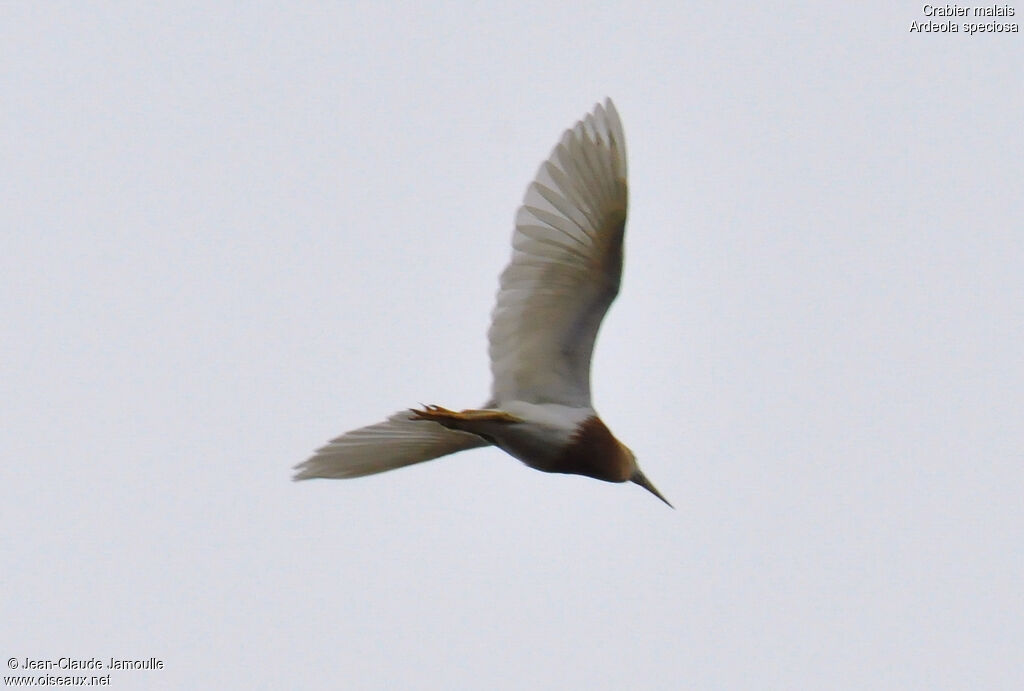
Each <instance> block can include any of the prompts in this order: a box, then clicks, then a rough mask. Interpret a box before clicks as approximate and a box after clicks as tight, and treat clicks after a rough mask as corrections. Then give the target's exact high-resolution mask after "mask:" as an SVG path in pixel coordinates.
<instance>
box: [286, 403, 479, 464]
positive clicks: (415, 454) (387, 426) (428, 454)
mask: <svg viewBox="0 0 1024 691" xmlns="http://www.w3.org/2000/svg"><path fill="white" fill-rule="evenodd" d="M410 418H411V414H410V413H409V411H408V410H404V411H402V412H400V413H395V414H394V415H392V416H391V417H389V418H388V419H387V420H386V421H384V422H379V423H377V424H376V425H370V426H368V427H361V428H360V429H356V430H352V431H351V432H347V433H345V434H343V435H341V436H340V437H338V438H337V439H333V440H331V442H330V443H329V444H327V446H324V447H323V448H321V449H318V450H317V452H316V454H315V455H313V456H312V457H311V458H310V459H309V460H307V461H304V462H302V463H300V464H298V465H297V466H295V469H296V471H297V472H296V473H295V476H294V478H293V479H295V480H308V479H310V478H318V477H320V478H349V477H362V476H363V475H373V474H374V473H383V472H384V471H386V470H393V469H395V468H401V467H403V466H407V465H412V464H414V463H422V462H424V461H430V460H433V459H435V458H440V457H441V456H447V455H448V454H452V453H455V452H457V451H465V450H466V449H474V448H476V447H478V446H488V442H487V441H485V440H484V439H481V438H480V437H478V436H476V435H475V434H468V433H466V432H458V431H455V430H450V429H447V428H445V427H442V426H441V425H440V424H438V423H436V422H431V421H428V420H412V419H410Z"/></svg>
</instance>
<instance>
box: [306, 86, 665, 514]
mask: <svg viewBox="0 0 1024 691" xmlns="http://www.w3.org/2000/svg"><path fill="white" fill-rule="evenodd" d="M627 200H628V192H627V184H626V149H625V138H624V136H623V134H622V124H621V123H620V121H619V116H618V113H616V111H615V107H614V106H613V105H612V103H611V101H610V100H608V101H605V104H604V106H601V105H598V106H596V107H595V109H594V112H593V113H592V114H590V115H587V116H586V117H585V118H584V119H583V120H582V121H580V122H578V123H576V126H575V127H574V128H573V129H571V130H568V131H566V133H565V134H564V135H563V137H562V140H561V142H560V143H559V144H558V145H557V146H556V147H555V149H554V151H552V153H551V156H550V157H549V158H548V160H547V161H546V162H545V163H543V164H542V165H541V167H540V170H538V172H537V176H536V178H535V180H534V182H533V183H532V184H531V185H530V186H529V187H528V188H527V192H526V197H525V199H524V201H523V204H522V206H521V207H520V208H519V212H518V214H517V215H516V230H515V233H514V235H513V239H512V247H513V252H512V261H511V262H510V263H509V265H508V267H507V268H506V269H505V271H504V272H503V273H502V275H501V280H500V288H499V291H498V299H497V304H496V306H495V308H494V312H493V314H492V322H491V328H490V330H489V332H488V339H489V341H490V356H491V372H492V375H493V385H492V388H491V399H490V400H489V401H488V402H487V403H486V404H485V405H484V406H483V407H482V408H480V409H471V410H463V411H461V412H454V411H451V410H448V409H446V408H441V407H439V406H426V407H425V408H423V409H418V410H407V411H402V412H399V413H396V414H394V415H392V416H391V417H390V418H388V420H386V421H385V422H381V423H378V424H376V425H370V426H368V427H363V428H360V429H357V430H353V431H352V432H348V433H347V434H344V435H342V436H341V437H338V438H337V439H335V440H333V441H332V442H331V443H330V444H328V445H327V446H325V447H323V448H321V449H320V450H319V451H317V453H316V455H314V456H313V457H312V458H310V459H309V460H307V461H305V462H304V463H301V464H299V465H298V466H297V468H298V472H297V473H296V475H295V479H297V480H302V479H307V478H315V477H323V478H348V477H359V476H363V475H370V474H373V473H379V472H383V471H385V470H391V469H394V468H400V467H403V466H406V465H411V464H413V463H420V462H422V461H428V460H431V459H434V458H438V457H440V456H445V455H448V454H451V453H455V452H458V451H464V450H467V449H472V448H476V447H480V446H489V445H493V446H497V447H498V448H500V449H502V450H504V451H505V452H507V453H508V454H510V455H512V456H514V457H515V458H518V459H519V460H520V461H522V462H523V463H525V464H526V465H528V466H530V467H531V468H536V469H537V470H542V471H545V472H551V473H571V474H576V475H586V476H588V477H592V478H596V479H598V480H605V481H608V482H626V481H632V482H635V483H637V484H639V485H640V486H642V487H644V488H645V489H647V490H649V491H650V492H652V493H653V494H654V495H656V496H657V497H658V498H659V499H661V500H662V501H664V502H665V503H666V504H668V501H667V500H666V499H665V498H664V497H662V496H661V494H660V493H659V492H658V490H657V489H655V488H654V486H653V485H652V484H651V483H650V482H649V481H648V480H647V478H646V477H644V475H643V473H642V472H640V469H639V467H638V466H637V464H636V457H635V456H634V455H633V452H632V451H630V450H629V449H628V448H626V446H625V445H623V444H622V443H621V442H619V440H618V439H616V438H615V436H614V435H613V434H612V433H611V431H609V429H608V427H607V426H606V425H605V424H604V423H603V422H602V421H601V419H600V417H598V415H597V412H596V411H595V410H594V408H593V406H592V403H591V397H590V360H591V355H592V352H593V347H594V341H595V339H596V337H597V331H598V329H599V328H600V325H601V320H602V319H603V318H604V315H605V313H606V312H607V311H608V307H609V305H611V303H612V301H613V300H614V299H615V296H616V295H617V294H618V291H619V282H620V279H621V275H622V258H623V252H622V245H623V237H624V234H625V228H626V210H627ZM669 506H671V504H669Z"/></svg>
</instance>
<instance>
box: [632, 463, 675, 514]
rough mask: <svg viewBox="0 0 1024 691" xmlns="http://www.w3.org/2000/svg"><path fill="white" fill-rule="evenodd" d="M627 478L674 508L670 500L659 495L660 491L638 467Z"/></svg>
mask: <svg viewBox="0 0 1024 691" xmlns="http://www.w3.org/2000/svg"><path fill="white" fill-rule="evenodd" d="M629 480H630V482H635V483H636V484H638V485H640V486H641V487H643V488H644V489H645V490H647V491H648V492H650V493H651V494H653V495H654V496H656V497H657V498H658V499H661V500H662V501H663V502H665V503H666V504H668V506H669V508H670V509H674V508H676V507H674V506H672V504H671V502H669V500H668V499H666V498H665V497H663V496H661V492H659V491H658V488H657V487H655V486H654V485H652V484H651V481H650V480H648V479H647V476H646V475H644V474H643V473H642V472H640V469H639V468H637V470H636V472H635V473H633V477H631V478H630V479H629Z"/></svg>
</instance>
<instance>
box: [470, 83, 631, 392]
mask: <svg viewBox="0 0 1024 691" xmlns="http://www.w3.org/2000/svg"><path fill="white" fill-rule="evenodd" d="M627 206H628V191H627V183H626V142H625V137H624V136H623V133H622V123H621V122H620V120H619V116H618V113H617V112H616V110H615V106H614V105H612V102H611V101H610V100H606V101H605V103H604V105H601V104H598V105H597V106H596V107H595V108H594V110H593V112H592V113H590V114H588V115H587V116H585V117H584V119H583V120H581V121H579V122H577V123H576V125H575V126H574V127H573V128H571V129H569V130H567V131H566V132H565V133H564V134H563V135H562V138H561V139H560V141H559V143H558V145H557V146H555V148H554V150H552V152H551V155H550V156H549V157H548V159H547V160H546V161H545V162H544V163H543V164H541V166H540V168H539V169H538V171H537V174H536V176H535V177H534V181H533V182H532V183H531V184H530V186H529V187H528V188H527V190H526V194H525V195H524V199H523V204H522V206H521V207H520V208H519V211H518V212H517V214H516V229H515V233H514V234H513V236H512V248H513V249H512V260H511V262H510V263H509V265H508V267H507V268H506V269H505V271H504V272H503V273H502V275H501V280H500V288H499V290H498V299H497V304H496V305H495V308H494V312H493V313H492V319H491V328H490V331H489V332H488V339H489V341H490V356H491V373H492V375H493V377H494V383H493V387H492V391H491V398H492V400H493V401H494V402H497V403H500V402H502V401H509V400H521V401H527V402H531V403H560V404H564V405H574V406H590V404H591V401H590V361H591V356H592V354H593V349H594V341H595V339H596V338H597V332H598V329H599V328H600V326H601V321H602V319H603V318H604V315H605V313H606V312H607V311H608V307H609V305H611V303H612V301H613V300H614V299H615V296H616V295H617V294H618V291H619V283H620V280H621V276H622V241H623V236H624V233H625V225H626V211H627Z"/></svg>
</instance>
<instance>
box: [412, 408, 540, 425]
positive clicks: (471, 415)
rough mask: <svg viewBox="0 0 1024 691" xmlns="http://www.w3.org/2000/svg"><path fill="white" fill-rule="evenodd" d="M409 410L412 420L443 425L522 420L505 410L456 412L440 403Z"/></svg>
mask: <svg viewBox="0 0 1024 691" xmlns="http://www.w3.org/2000/svg"><path fill="white" fill-rule="evenodd" d="M409 412H410V413H412V415H413V416H412V417H411V418H409V419H410V420H433V421H434V422H439V423H441V424H442V425H445V423H446V422H447V423H448V424H451V423H453V422H454V423H458V422H522V419H521V418H517V417H516V416H515V415H512V414H511V413H506V412H505V411H503V410H463V411H462V412H460V413H456V412H455V411H454V410H448V409H447V408H442V407H441V406H439V405H428V406H424V407H423V410H414V409H412V408H410V409H409ZM445 426H446V427H447V426H448V425H445Z"/></svg>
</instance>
